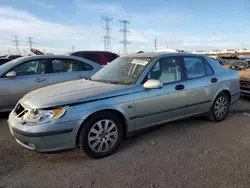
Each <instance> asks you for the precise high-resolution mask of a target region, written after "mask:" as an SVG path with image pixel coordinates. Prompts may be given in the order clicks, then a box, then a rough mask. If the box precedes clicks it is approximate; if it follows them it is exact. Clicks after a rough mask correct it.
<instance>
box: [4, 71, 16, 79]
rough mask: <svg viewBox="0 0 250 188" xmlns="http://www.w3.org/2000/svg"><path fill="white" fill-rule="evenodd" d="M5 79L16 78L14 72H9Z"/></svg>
mask: <svg viewBox="0 0 250 188" xmlns="http://www.w3.org/2000/svg"><path fill="white" fill-rule="evenodd" d="M5 77H8V78H11V77H16V72H15V71H10V72H8V73H7V74H6V75H5Z"/></svg>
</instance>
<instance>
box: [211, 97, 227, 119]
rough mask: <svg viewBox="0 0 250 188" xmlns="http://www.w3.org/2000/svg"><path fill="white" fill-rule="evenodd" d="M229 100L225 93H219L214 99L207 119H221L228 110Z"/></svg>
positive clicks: (225, 115)
mask: <svg viewBox="0 0 250 188" xmlns="http://www.w3.org/2000/svg"><path fill="white" fill-rule="evenodd" d="M229 107H230V100H229V97H228V95H227V94H226V93H220V94H219V95H218V96H217V97H216V99H215V100H214V103H213V106H212V108H211V111H210V114H209V119H210V120H212V121H215V122H220V121H223V120H224V119H225V118H226V117H227V115H228V111H229Z"/></svg>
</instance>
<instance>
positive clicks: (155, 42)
mask: <svg viewBox="0 0 250 188" xmlns="http://www.w3.org/2000/svg"><path fill="white" fill-rule="evenodd" d="M154 45H155V51H156V50H157V38H156V37H155V39H154Z"/></svg>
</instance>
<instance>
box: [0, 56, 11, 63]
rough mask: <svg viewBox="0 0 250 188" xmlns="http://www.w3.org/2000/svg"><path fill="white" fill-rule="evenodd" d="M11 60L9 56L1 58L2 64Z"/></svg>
mask: <svg viewBox="0 0 250 188" xmlns="http://www.w3.org/2000/svg"><path fill="white" fill-rule="evenodd" d="M10 60H12V59H9V58H0V65H3V64H4V63H7V62H8V61H10Z"/></svg>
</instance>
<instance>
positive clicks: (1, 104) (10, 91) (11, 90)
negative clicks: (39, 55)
mask: <svg viewBox="0 0 250 188" xmlns="http://www.w3.org/2000/svg"><path fill="white" fill-rule="evenodd" d="M47 67H48V61H47V59H36V60H28V61H24V62H22V63H21V64H19V65H17V66H15V67H13V68H12V69H10V70H9V71H8V72H10V71H15V72H16V76H15V77H6V76H5V75H6V74H7V73H6V74H5V75H4V76H3V77H2V78H0V90H1V94H0V109H9V108H12V107H14V106H15V104H16V103H17V102H18V100H19V99H21V98H22V97H23V96H24V95H25V94H26V93H28V92H30V91H33V90H35V89H38V88H41V87H45V86H47V85H48V83H49V82H48V74H47Z"/></svg>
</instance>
